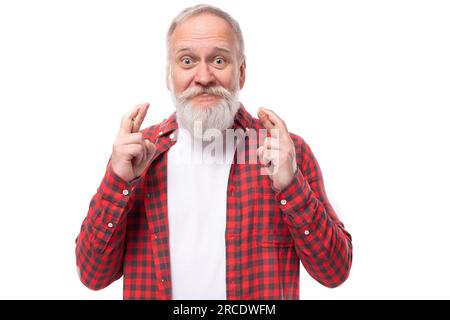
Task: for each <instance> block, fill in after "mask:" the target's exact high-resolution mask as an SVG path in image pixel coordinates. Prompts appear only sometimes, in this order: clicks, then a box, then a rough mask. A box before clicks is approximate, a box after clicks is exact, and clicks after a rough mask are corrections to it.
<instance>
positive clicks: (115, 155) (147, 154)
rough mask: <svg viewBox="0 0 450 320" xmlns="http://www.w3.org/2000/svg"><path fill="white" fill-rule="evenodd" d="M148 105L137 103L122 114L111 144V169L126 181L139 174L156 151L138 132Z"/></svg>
mask: <svg viewBox="0 0 450 320" xmlns="http://www.w3.org/2000/svg"><path fill="white" fill-rule="evenodd" d="M149 106H150V105H149V104H148V103H143V104H138V105H137V106H136V107H134V108H133V110H131V111H130V112H128V113H127V114H125V115H124V116H123V118H122V122H121V124H120V131H119V134H118V135H117V138H116V141H115V142H114V145H113V152H112V157H111V165H112V169H113V171H114V172H115V173H116V174H117V175H118V176H119V177H121V178H122V179H123V180H125V181H127V182H130V181H131V180H133V179H135V178H136V177H138V176H140V175H141V173H142V172H143V171H144V169H145V168H146V166H147V164H148V163H149V162H150V160H151V159H152V157H153V155H154V154H155V151H156V147H155V145H154V144H153V143H151V142H150V141H149V140H148V139H144V138H143V135H142V133H140V132H139V129H140V128H141V124H142V122H143V121H144V118H145V115H146V114H147V110H148V107H149Z"/></svg>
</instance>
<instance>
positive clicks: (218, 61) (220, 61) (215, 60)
mask: <svg viewBox="0 0 450 320" xmlns="http://www.w3.org/2000/svg"><path fill="white" fill-rule="evenodd" d="M214 63H215V64H217V65H223V64H225V59H223V58H221V57H217V58H215V59H214Z"/></svg>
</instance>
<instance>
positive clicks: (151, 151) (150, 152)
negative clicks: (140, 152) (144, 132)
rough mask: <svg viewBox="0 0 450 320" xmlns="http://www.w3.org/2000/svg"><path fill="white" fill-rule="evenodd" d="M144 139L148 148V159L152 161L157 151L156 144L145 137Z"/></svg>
mask: <svg viewBox="0 0 450 320" xmlns="http://www.w3.org/2000/svg"><path fill="white" fill-rule="evenodd" d="M144 141H145V147H146V148H147V161H150V160H151V159H152V158H153V156H154V155H155V153H156V146H155V145H154V144H153V143H151V142H150V140H148V139H145V140H144Z"/></svg>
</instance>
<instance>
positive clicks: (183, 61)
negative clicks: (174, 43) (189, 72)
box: [181, 57, 193, 66]
mask: <svg viewBox="0 0 450 320" xmlns="http://www.w3.org/2000/svg"><path fill="white" fill-rule="evenodd" d="M192 62H193V61H192V59H191V58H188V57H185V58H182V59H181V63H182V64H184V65H187V66H189V65H191V64H192Z"/></svg>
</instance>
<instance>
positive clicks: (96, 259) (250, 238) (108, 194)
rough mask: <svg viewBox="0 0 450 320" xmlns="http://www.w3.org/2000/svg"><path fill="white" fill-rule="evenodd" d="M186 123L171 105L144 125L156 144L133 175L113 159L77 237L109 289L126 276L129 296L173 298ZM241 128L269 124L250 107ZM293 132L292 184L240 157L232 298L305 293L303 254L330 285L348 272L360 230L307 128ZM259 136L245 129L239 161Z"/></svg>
mask: <svg viewBox="0 0 450 320" xmlns="http://www.w3.org/2000/svg"><path fill="white" fill-rule="evenodd" d="M177 127H178V126H177V123H176V119H175V114H172V115H171V116H170V118H169V119H167V120H165V121H163V122H162V123H160V124H158V125H155V126H152V127H149V128H147V129H144V130H142V132H143V133H144V137H146V138H148V139H150V141H153V142H155V143H156V147H157V151H156V154H155V158H154V160H153V162H152V163H151V165H150V166H149V169H148V170H146V171H145V172H144V173H143V174H142V175H141V177H140V178H137V179H135V180H134V181H132V182H130V183H127V182H125V181H123V180H122V179H121V178H119V177H118V176H117V175H116V174H115V173H114V172H113V171H112V170H111V166H110V164H108V167H107V169H106V174H105V176H104V178H103V181H102V183H101V184H100V187H99V189H98V191H97V193H96V194H95V195H94V197H93V198H92V200H91V203H90V206H89V211H88V214H87V217H86V218H85V220H84V221H83V224H82V226H81V231H80V234H79V235H78V237H77V240H76V259H77V266H78V269H79V274H80V279H81V281H82V282H83V283H84V284H85V285H86V286H87V287H89V288H91V289H93V290H98V289H102V288H104V287H106V286H108V285H109V284H110V283H111V282H113V281H115V280H117V279H119V278H120V277H121V276H122V275H123V276H124V291H123V296H124V299H171V297H172V296H171V276H170V251H169V225H168V215H167V151H168V150H169V149H170V147H171V146H172V145H173V144H174V143H175V141H174V140H173V139H171V138H170V137H169V135H170V134H171V133H172V132H173V131H174V130H176V129H177ZM233 128H234V129H243V130H245V129H246V128H253V129H256V130H259V129H263V127H262V126H261V124H260V123H259V120H258V119H255V118H252V117H251V115H250V114H249V113H248V112H247V111H246V110H245V109H244V107H243V106H241V108H240V110H239V112H238V113H237V115H236V118H235V123H234V126H233ZM291 138H292V140H293V141H294V144H295V147H296V153H297V163H298V170H297V172H296V175H295V178H294V179H293V181H292V182H291V184H290V185H289V186H287V187H286V188H285V189H284V190H281V191H279V192H276V191H275V190H274V188H273V186H272V183H271V180H270V178H269V177H268V176H266V175H261V174H260V173H261V165H260V164H248V163H247V164H239V163H236V162H237V161H235V162H234V163H233V164H232V166H231V170H230V176H229V182H228V189H227V221H226V231H225V239H224V240H225V241H226V283H227V298H228V299H258V300H259V299H298V298H299V262H300V261H301V262H302V263H303V265H304V266H305V268H306V270H307V271H308V272H309V274H310V275H311V276H312V277H313V278H314V279H316V280H317V281H319V282H320V283H321V284H323V285H325V286H327V287H331V288H332V287H336V286H338V285H340V284H341V283H342V282H344V281H345V279H346V278H347V277H348V275H349V271H350V267H351V262H352V243H351V236H350V234H349V233H348V232H347V231H346V230H345V229H344V225H343V224H342V222H341V221H339V219H338V217H337V216H336V214H335V212H334V210H333V208H332V207H331V205H330V203H329V201H328V199H327V196H326V194H325V188H324V185H323V179H322V175H321V171H320V168H319V165H318V163H317V161H316V159H315V158H314V155H313V153H312V152H311V149H310V148H309V146H308V145H307V144H306V143H305V142H304V140H303V139H302V138H300V137H299V136H296V135H294V134H291ZM257 144H259V142H256V141H254V140H252V139H249V138H246V139H245V144H241V145H242V146H245V148H238V151H236V154H235V160H236V159H237V157H245V158H246V159H250V157H251V156H252V152H256V149H257ZM241 159H242V158H241Z"/></svg>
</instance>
